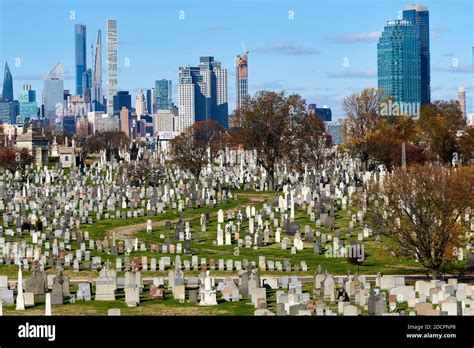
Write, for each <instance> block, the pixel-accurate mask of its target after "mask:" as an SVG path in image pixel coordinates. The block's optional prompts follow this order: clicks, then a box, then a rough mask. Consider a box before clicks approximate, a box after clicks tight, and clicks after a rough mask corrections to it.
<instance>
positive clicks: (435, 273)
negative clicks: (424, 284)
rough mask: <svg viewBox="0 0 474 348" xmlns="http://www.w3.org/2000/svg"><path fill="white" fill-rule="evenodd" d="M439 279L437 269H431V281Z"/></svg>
mask: <svg viewBox="0 0 474 348" xmlns="http://www.w3.org/2000/svg"><path fill="white" fill-rule="evenodd" d="M438 278H439V271H438V269H437V268H436V269H432V270H431V279H433V280H436V279H438Z"/></svg>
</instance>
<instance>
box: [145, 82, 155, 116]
mask: <svg viewBox="0 0 474 348" xmlns="http://www.w3.org/2000/svg"><path fill="white" fill-rule="evenodd" d="M155 105H156V88H152V89H147V90H146V109H147V111H148V113H149V114H150V115H152V114H153V113H154V112H155V110H156V107H155Z"/></svg>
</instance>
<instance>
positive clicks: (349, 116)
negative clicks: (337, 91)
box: [343, 88, 379, 168]
mask: <svg viewBox="0 0 474 348" xmlns="http://www.w3.org/2000/svg"><path fill="white" fill-rule="evenodd" d="M378 105H379V94H378V92H377V90H376V89H375V88H366V89H363V90H362V91H361V92H360V93H354V94H352V95H350V96H349V97H347V98H345V99H344V102H343V107H344V111H345V113H346V120H345V122H344V138H345V144H344V145H345V147H346V148H347V149H348V150H349V152H350V153H351V154H352V155H354V156H357V157H359V158H360V159H361V160H362V163H363V164H364V166H365V168H367V166H368V162H369V157H370V152H369V145H370V137H371V135H372V132H373V131H374V130H375V128H376V125H377V112H378Z"/></svg>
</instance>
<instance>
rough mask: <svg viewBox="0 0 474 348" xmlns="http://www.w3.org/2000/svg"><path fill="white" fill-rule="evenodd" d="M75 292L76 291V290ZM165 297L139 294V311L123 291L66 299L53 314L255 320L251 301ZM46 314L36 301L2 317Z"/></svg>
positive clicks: (168, 293) (5, 309)
mask: <svg viewBox="0 0 474 348" xmlns="http://www.w3.org/2000/svg"><path fill="white" fill-rule="evenodd" d="M75 288H76V289H77V286H76V287H75ZM71 293H72V292H71ZM165 293H166V295H165V299H164V300H162V301H161V300H153V299H152V298H150V297H149V292H148V289H146V290H144V291H143V293H141V294H140V304H139V305H138V306H137V307H128V306H127V305H126V304H125V294H124V292H123V291H120V292H118V293H117V294H116V295H115V301H94V300H92V301H76V302H75V303H69V302H68V300H67V299H66V297H65V300H64V304H63V305H58V306H52V314H53V315H54V316H61V315H63V316H75V315H87V316H90V315H93V316H94V315H95V316H106V315H107V311H108V310H109V309H111V308H120V310H121V314H122V315H126V316H134V315H138V316H160V315H163V316H168V315H172V316H174V315H177V316H183V315H184V316H196V315H200V316H206V315H209V316H216V315H217V316H219V315H222V316H232V315H238V316H253V314H254V311H255V308H254V306H253V305H252V303H251V302H250V300H248V299H243V300H240V301H239V302H226V301H225V300H223V299H218V301H217V302H218V305H217V306H200V305H199V304H191V303H188V301H185V302H184V303H180V302H179V301H178V300H175V299H173V296H172V294H171V291H166V292H165ZM275 301H276V299H275ZM44 311H45V302H44V300H36V301H35V306H34V307H29V308H28V307H27V308H26V310H25V311H17V310H15V305H5V304H4V305H3V314H4V315H8V316H10V315H34V316H43V315H44Z"/></svg>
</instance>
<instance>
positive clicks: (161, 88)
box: [155, 79, 173, 110]
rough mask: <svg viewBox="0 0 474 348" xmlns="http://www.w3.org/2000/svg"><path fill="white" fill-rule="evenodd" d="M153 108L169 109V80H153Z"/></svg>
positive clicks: (170, 90) (170, 99)
mask: <svg viewBox="0 0 474 348" xmlns="http://www.w3.org/2000/svg"><path fill="white" fill-rule="evenodd" d="M155 91H156V99H155V110H171V107H172V105H173V100H172V97H171V96H172V89H171V80H165V79H163V80H157V81H155Z"/></svg>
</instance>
